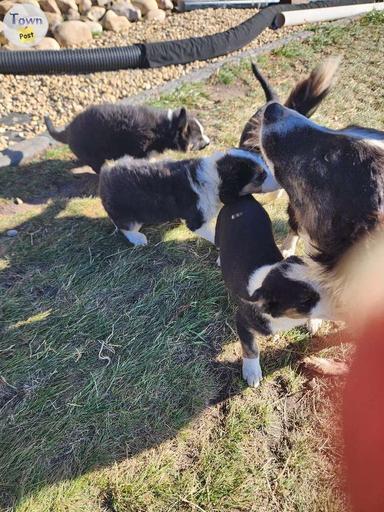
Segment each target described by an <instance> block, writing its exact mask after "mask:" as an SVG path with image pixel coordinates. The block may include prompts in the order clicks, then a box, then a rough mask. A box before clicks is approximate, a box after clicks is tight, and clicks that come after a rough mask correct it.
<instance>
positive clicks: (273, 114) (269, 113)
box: [264, 101, 285, 123]
mask: <svg viewBox="0 0 384 512" xmlns="http://www.w3.org/2000/svg"><path fill="white" fill-rule="evenodd" d="M284 114H285V109H284V107H283V106H282V105H280V103H277V102H276V101H274V102H273V103H270V104H269V105H267V106H266V108H265V110H264V122H266V123H276V122H278V121H280V119H282V117H284Z"/></svg>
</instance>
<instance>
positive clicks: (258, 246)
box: [215, 196, 329, 387]
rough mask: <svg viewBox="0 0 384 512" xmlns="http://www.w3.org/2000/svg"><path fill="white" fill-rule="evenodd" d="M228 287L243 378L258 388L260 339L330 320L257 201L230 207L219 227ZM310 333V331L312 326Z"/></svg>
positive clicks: (303, 267) (247, 200)
mask: <svg viewBox="0 0 384 512" xmlns="http://www.w3.org/2000/svg"><path fill="white" fill-rule="evenodd" d="M215 243H216V246H217V247H218V248H219V250H220V260H221V270H222V274H223V278H224V281H225V284H226V286H227V288H228V290H229V292H230V294H231V296H232V298H233V299H234V300H235V302H236V303H237V313H236V327H237V332H238V335H239V338H240V342H241V346H242V351H243V377H244V379H245V380H246V381H247V382H248V384H249V385H250V386H253V387H257V386H258V385H259V383H260V380H261V378H262V371H261V367H260V357H259V349H258V345H257V338H258V337H260V336H268V335H271V334H275V333H278V332H280V331H285V330H289V329H292V328H294V327H297V326H300V325H305V324H306V323H308V321H309V320H311V319H313V320H316V321H314V322H313V324H312V328H313V330H315V329H316V328H317V327H318V320H319V319H322V318H323V319H324V318H328V316H329V315H328V311H327V306H326V300H325V298H324V297H323V296H322V293H321V292H320V289H319V287H318V286H316V285H315V284H314V282H311V281H310V280H309V279H308V277H307V267H306V265H305V264H304V262H303V261H302V260H301V259H300V258H298V257H296V256H291V257H289V258H287V259H285V260H284V259H283V256H282V254H281V252H280V251H279V249H278V247H277V246H276V243H275V240H274V238H273V232H272V224H271V220H270V218H269V216H268V214H267V212H266V211H265V210H264V208H263V207H262V206H261V205H260V203H258V202H257V201H256V199H254V198H253V197H252V196H245V197H242V198H239V199H238V200H237V201H236V202H233V203H231V204H229V205H225V206H224V207H223V208H222V209H221V211H220V213H219V216H218V219H217V223H216V235H215ZM310 327H311V326H310Z"/></svg>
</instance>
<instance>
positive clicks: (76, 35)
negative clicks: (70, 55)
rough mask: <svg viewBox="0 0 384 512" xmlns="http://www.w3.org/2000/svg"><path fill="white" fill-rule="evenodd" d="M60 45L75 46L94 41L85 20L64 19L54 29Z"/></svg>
mask: <svg viewBox="0 0 384 512" xmlns="http://www.w3.org/2000/svg"><path fill="white" fill-rule="evenodd" d="M53 35H54V36H55V39H56V41H58V42H59V44H60V46H73V45H78V44H83V43H88V42H90V41H92V32H91V29H90V28H89V26H88V25H87V24H86V23H84V22H83V21H77V20H74V21H64V22H63V23H61V24H60V25H58V26H57V27H55V29H54V31H53Z"/></svg>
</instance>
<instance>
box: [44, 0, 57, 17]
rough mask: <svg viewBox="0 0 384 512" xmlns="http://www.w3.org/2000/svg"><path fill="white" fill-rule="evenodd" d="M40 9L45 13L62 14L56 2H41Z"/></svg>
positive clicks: (48, 0)
mask: <svg viewBox="0 0 384 512" xmlns="http://www.w3.org/2000/svg"><path fill="white" fill-rule="evenodd" d="M40 8H41V10H42V11H44V13H45V14H46V13H47V12H53V13H57V14H60V9H59V6H58V5H57V3H56V0H40Z"/></svg>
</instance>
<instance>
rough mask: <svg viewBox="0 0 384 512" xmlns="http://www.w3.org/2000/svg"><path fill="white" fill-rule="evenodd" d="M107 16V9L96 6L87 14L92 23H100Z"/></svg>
mask: <svg viewBox="0 0 384 512" xmlns="http://www.w3.org/2000/svg"><path fill="white" fill-rule="evenodd" d="M104 14H105V8H104V7H99V6H98V5H94V6H93V7H91V9H90V11H89V12H88V13H87V18H88V19H89V20H91V21H99V20H101V18H102V17H103V16H104Z"/></svg>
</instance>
